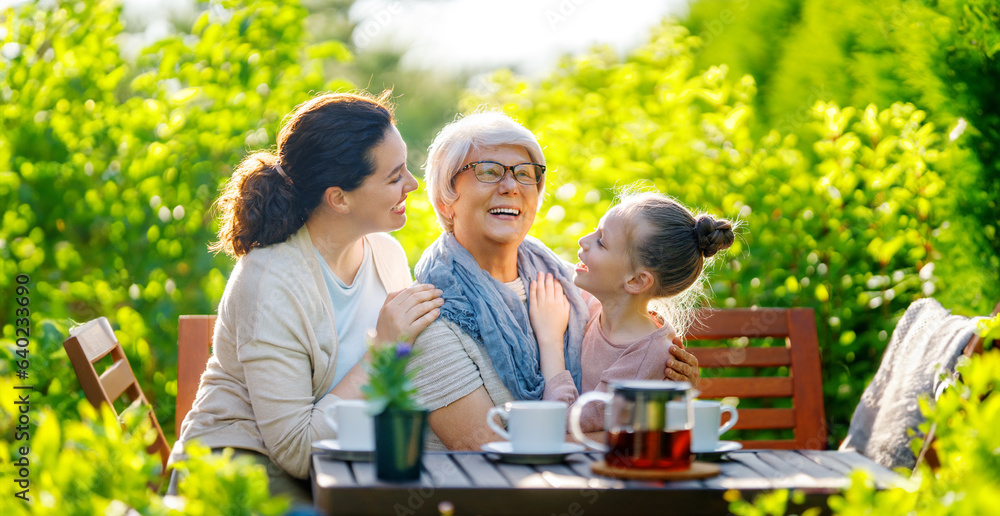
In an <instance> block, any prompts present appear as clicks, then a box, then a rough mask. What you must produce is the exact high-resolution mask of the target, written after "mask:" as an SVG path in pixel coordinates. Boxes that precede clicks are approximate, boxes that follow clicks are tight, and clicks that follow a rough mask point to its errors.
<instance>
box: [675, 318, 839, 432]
mask: <svg viewBox="0 0 1000 516" xmlns="http://www.w3.org/2000/svg"><path fill="white" fill-rule="evenodd" d="M741 337H746V338H747V339H748V342H745V343H741V345H737V346H731V345H730V346H727V347H698V346H697V345H692V346H690V347H689V348H688V351H690V352H691V353H693V354H694V355H695V356H696V357H697V358H698V362H699V364H700V366H701V368H702V370H703V372H706V371H705V369H726V368H751V369H753V370H755V372H759V371H756V370H759V369H761V368H787V370H788V375H787V376H783V375H774V376H741V377H703V378H702V379H701V386H700V390H701V394H700V395H699V398H702V399H709V398H725V397H730V396H735V397H737V398H741V399H746V398H784V399H787V398H790V399H791V407H790V408H740V409H739V420H738V422H737V423H736V426H735V427H734V429H736V430H771V429H776V430H780V429H791V430H792V431H793V433H794V438H793V439H758V440H743V441H740V442H741V443H742V444H743V445H744V446H745V447H747V448H782V449H817V450H818V449H824V448H826V441H827V428H826V414H825V412H824V409H823V380H822V375H821V367H820V352H819V342H818V340H817V338H816V320H815V318H814V315H813V310H812V308H788V309H785V308H734V309H722V310H707V311H705V312H702V313H701V314H700V315H699V317H698V323H696V324H695V325H694V327H692V328H691V329H690V330H689V331H688V334H687V336H686V340H688V341H691V340H729V339H738V338H741ZM766 337H773V338H778V339H784V342H785V345H784V346H772V347H762V346H760V345H756V346H755V345H754V342H753V340H752V339H763V338H766ZM743 344H746V345H743ZM781 401H784V400H781ZM786 404H787V402H786Z"/></svg>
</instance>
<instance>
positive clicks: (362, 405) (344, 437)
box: [323, 400, 375, 451]
mask: <svg viewBox="0 0 1000 516" xmlns="http://www.w3.org/2000/svg"><path fill="white" fill-rule="evenodd" d="M323 417H324V418H325V419H326V422H327V423H328V424H329V425H330V428H333V431H334V432H337V444H339V445H340V447H341V449H343V450H357V451H368V450H374V449H375V424H374V421H373V419H372V416H371V415H369V414H368V402H367V401H365V400H340V401H338V402H336V403H335V404H334V405H333V406H332V407H329V408H328V409H326V411H325V412H324V413H323Z"/></svg>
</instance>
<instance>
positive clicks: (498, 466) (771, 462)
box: [311, 450, 902, 516]
mask: <svg viewBox="0 0 1000 516" xmlns="http://www.w3.org/2000/svg"><path fill="white" fill-rule="evenodd" d="M494 458H495V456H489V455H487V454H484V453H481V452H428V453H425V454H424V471H423V473H422V475H421V478H420V481H418V482H413V483H406V484H390V483H383V482H379V481H377V480H376V479H375V469H374V464H372V463H369V462H345V461H338V460H333V459H330V458H328V457H325V456H323V455H321V454H315V455H313V457H312V473H311V476H312V486H313V487H312V488H313V498H314V500H315V503H316V508H317V509H319V510H320V511H321V512H322V513H323V514H330V515H333V514H380V515H382V514H395V515H404V514H438V504H439V503H441V502H445V501H447V502H450V503H451V504H452V505H453V506H454V514H456V515H474V514H482V515H501V514H545V515H556V516H560V515H572V516H580V515H587V516H590V515H593V514H629V515H640V514H671V513H673V514H727V513H728V502H726V501H725V500H724V499H723V494H724V493H725V492H726V491H727V490H730V489H735V490H739V491H740V492H741V493H742V496H743V498H744V499H745V500H750V499H752V498H753V496H755V495H757V494H759V493H762V492H766V491H771V490H775V489H798V490H802V491H803V492H804V493H805V495H806V497H805V502H804V503H803V506H802V507H822V508H824V512H829V511H828V510H826V499H827V497H828V496H829V495H831V494H833V493H836V492H837V491H839V490H841V489H843V488H845V487H847V485H849V480H848V475H849V473H850V472H851V471H852V470H854V469H857V468H861V469H865V470H867V471H869V472H870V473H872V474H873V476H874V478H875V482H876V485H877V486H878V487H879V488H880V489H884V488H886V487H888V486H889V485H891V484H893V483H895V482H897V481H899V480H901V479H902V477H900V476H899V475H897V474H896V473H894V472H892V471H890V470H888V469H886V468H884V467H882V466H880V465H878V464H876V463H874V462H872V461H871V460H869V459H867V458H866V457H864V456H862V455H860V454H858V453H855V452H838V451H816V450H800V451H791V450H751V451H740V452H736V453H731V454H729V460H727V461H724V462H720V463H719V465H720V467H721V469H722V474H721V475H719V476H717V477H715V478H711V479H707V480H688V481H682V482H648V481H631V480H630V481H622V480H616V479H610V478H605V477H600V476H597V475H594V474H593V473H592V472H591V471H590V464H591V462H593V461H595V460H600V459H602V458H603V457H602V455H601V454H596V453H578V454H573V455H570V456H568V457H567V460H566V462H565V463H562V464H554V465H544V466H526V465H519V464H506V463H503V462H498V461H495V460H493V459H494Z"/></svg>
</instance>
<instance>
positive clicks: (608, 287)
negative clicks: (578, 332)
mask: <svg viewBox="0 0 1000 516" xmlns="http://www.w3.org/2000/svg"><path fill="white" fill-rule="evenodd" d="M631 223H632V221H629V220H626V218H625V217H624V216H623V215H622V214H621V211H620V210H618V209H616V208H611V209H610V210H608V212H607V213H605V214H604V217H602V218H601V221H600V223H599V224H598V225H597V229H595V230H594V232H593V233H590V234H589V235H586V236H584V237H583V238H581V239H580V250H579V251H578V252H577V256H578V257H579V258H580V263H578V264H577V266H576V274H575V275H574V276H573V283H574V284H576V286H578V287H580V288H582V289H584V290H586V291H587V292H590V293H591V294H593V295H594V297H596V298H598V299H601V296H602V295H619V294H623V293H625V283H626V282H627V281H628V280H629V278H631V277H632V276H633V274H634V271H633V269H632V265H631V260H630V259H629V257H628V244H629V242H628V241H627V237H626V235H627V233H628V232H626V228H627V227H628V225H629V224H631ZM631 229H632V230H633V231H631V233H633V234H634V233H635V232H636V230H638V229H640V228H634V227H633V228H631Z"/></svg>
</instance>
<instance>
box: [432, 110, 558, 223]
mask: <svg viewBox="0 0 1000 516" xmlns="http://www.w3.org/2000/svg"><path fill="white" fill-rule="evenodd" d="M499 145H519V146H521V147H524V150H525V151H527V152H528V156H529V157H530V158H531V161H532V162H534V163H538V164H539V165H544V164H545V156H544V155H543V154H542V148H541V146H539V145H538V140H537V139H536V138H535V135H534V134H532V133H531V131H529V130H527V129H525V128H524V126H522V125H521V124H519V123H517V122H515V121H514V119H512V118H510V117H509V116H507V115H505V114H503V113H500V112H496V111H486V112H478V113H473V114H471V115H467V116H465V117H463V118H461V119H459V120H456V121H454V122H452V123H450V124H448V125H446V126H444V128H443V129H441V132H440V133H438V135H437V137H436V138H434V142H433V143H431V146H430V149H429V150H428V155H427V164H426V165H425V166H424V180H425V181H426V182H427V193H428V196H429V197H430V200H431V206H433V207H434V213H435V215H437V219H438V223H439V224H441V227H442V228H443V229H444V230H445V231H446V232H449V233H450V232H451V231H452V230H453V228H454V224H453V221H452V220H451V219H449V218H447V217H445V216H443V215H442V214H441V209H440V206H441V205H450V204H452V203H453V202H455V200H456V199H458V193H457V192H455V185H454V182H453V180H454V178H455V175H456V174H457V173H458V169H459V168H460V167H461V166H462V165H463V161H464V160H465V157H466V156H467V155H468V154H469V152H470V151H472V150H473V149H482V148H484V147H494V146H499ZM537 188H538V196H539V199H541V197H542V195H543V194H544V193H545V181H544V180H543V181H540V182H539V183H538V186H537ZM538 206H539V208H540V207H541V202H539V203H538Z"/></svg>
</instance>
